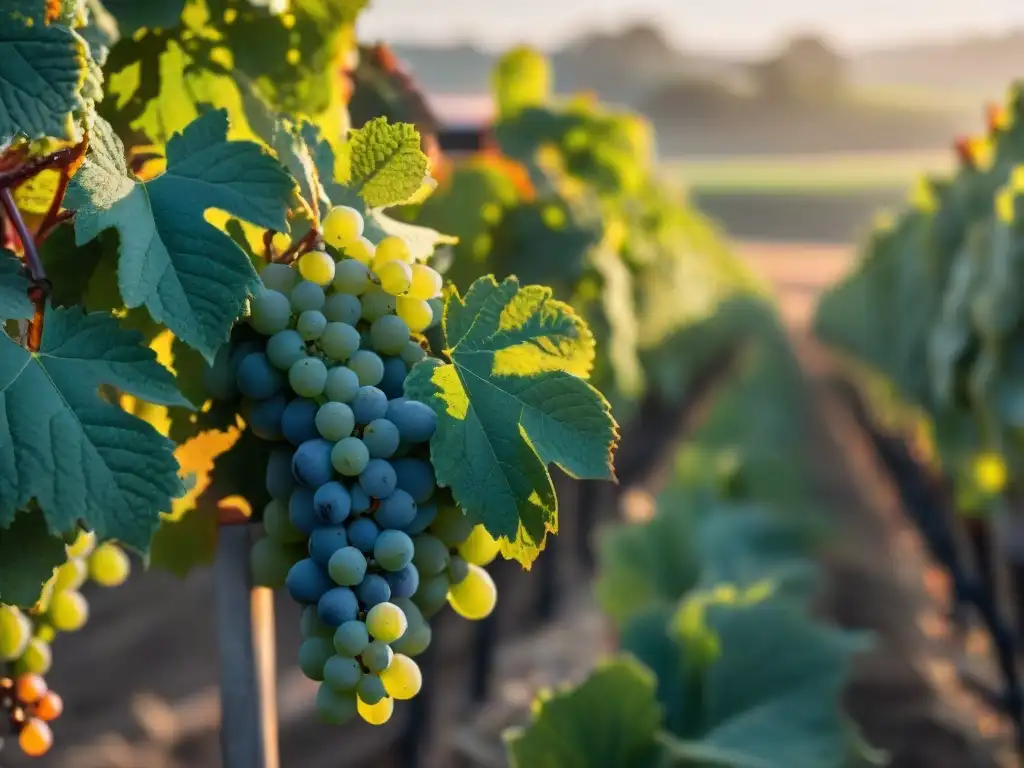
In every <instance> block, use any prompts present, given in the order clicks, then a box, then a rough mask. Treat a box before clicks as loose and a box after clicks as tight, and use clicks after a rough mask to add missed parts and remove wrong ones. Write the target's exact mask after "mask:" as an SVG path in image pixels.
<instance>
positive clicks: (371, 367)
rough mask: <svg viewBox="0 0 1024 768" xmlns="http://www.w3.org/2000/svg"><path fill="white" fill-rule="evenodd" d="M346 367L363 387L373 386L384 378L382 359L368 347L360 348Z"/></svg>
mask: <svg viewBox="0 0 1024 768" xmlns="http://www.w3.org/2000/svg"><path fill="white" fill-rule="evenodd" d="M348 367H349V368H351V369H352V371H353V372H354V373H355V374H356V376H357V377H358V378H359V384H360V386H363V387H375V386H377V385H378V384H380V382H381V379H383V378H384V361H383V360H381V359H380V355H378V354H377V353H376V352H371V351H370V350H368V349H360V350H359V351H358V352H356V353H354V354H353V355H352V357H350V358H349V360H348ZM382 415H383V414H382Z"/></svg>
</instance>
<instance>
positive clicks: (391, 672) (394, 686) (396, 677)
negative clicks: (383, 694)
mask: <svg viewBox="0 0 1024 768" xmlns="http://www.w3.org/2000/svg"><path fill="white" fill-rule="evenodd" d="M380 679H381V682H382V683H384V690H386V691H387V693H388V696H390V697H391V698H393V699H396V700H397V701H408V700H409V699H412V698H415V696H416V694H418V693H419V692H420V690H421V689H422V688H423V673H422V672H420V667H419V664H417V663H416V662H415V661H413V660H412V659H410V658H409V657H408V656H405V655H404V654H401V653H396V654H395V658H393V659H392V660H391V664H390V665H389V666H388V668H387V669H385V670H384V671H383V672H381V673H380Z"/></svg>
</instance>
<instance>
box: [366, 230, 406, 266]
mask: <svg viewBox="0 0 1024 768" xmlns="http://www.w3.org/2000/svg"><path fill="white" fill-rule="evenodd" d="M389 261H398V262H403V263H405V264H410V263H412V253H411V252H410V250H409V244H408V243H407V242H405V240H403V239H402V238H400V237H397V236H395V235H390V236H388V237H385V238H384V239H383V240H381V241H380V242H379V243H377V251H376V252H375V253H374V255H373V263H374V265H375V266H374V268H375V269H376V265H377V264H385V263H387V262H389Z"/></svg>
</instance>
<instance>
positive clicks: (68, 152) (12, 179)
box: [0, 139, 88, 189]
mask: <svg viewBox="0 0 1024 768" xmlns="http://www.w3.org/2000/svg"><path fill="white" fill-rule="evenodd" d="M87 144H88V140H87V139H83V140H82V141H81V142H80V143H78V144H76V145H75V146H73V147H68V148H67V149H59V150H57V151H56V152H53V153H52V154H49V155H45V156H43V157H40V158H39V159H37V160H30V161H29V162H27V163H25V164H23V165H18V166H17V167H16V168H14V170H9V171H2V172H0V187H2V188H4V189H8V188H10V187H16V186H18V185H19V184H22V183H24V182H26V181H28V180H29V179H31V178H32V177H33V176H38V175H39V174H40V173H42V172H43V171H45V170H48V169H50V168H70V167H71V166H72V165H73V164H74V163H76V162H77V161H78V160H80V159H81V158H82V156H83V155H84V154H85V148H86V146H87ZM0 167H2V166H0Z"/></svg>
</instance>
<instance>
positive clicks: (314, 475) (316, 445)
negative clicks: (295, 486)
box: [292, 438, 335, 505]
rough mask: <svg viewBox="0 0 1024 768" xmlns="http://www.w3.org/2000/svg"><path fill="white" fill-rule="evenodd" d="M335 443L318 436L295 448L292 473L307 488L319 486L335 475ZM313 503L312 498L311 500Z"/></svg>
mask: <svg viewBox="0 0 1024 768" xmlns="http://www.w3.org/2000/svg"><path fill="white" fill-rule="evenodd" d="M334 446H335V443H332V442H330V441H329V440H323V439H320V438H317V439H316V440H307V441H306V442H304V443H303V444H302V445H300V446H299V447H298V448H297V449H296V450H295V456H294V457H293V458H292V474H293V475H295V479H296V480H297V481H298V482H299V483H301V484H302V485H304V486H306V487H307V488H319V487H320V486H321V485H324V484H325V483H328V482H330V481H331V478H333V477H334V465H333V463H332V462H331V452H332V450H333V448H334ZM310 504H311V505H312V500H311V501H310Z"/></svg>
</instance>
